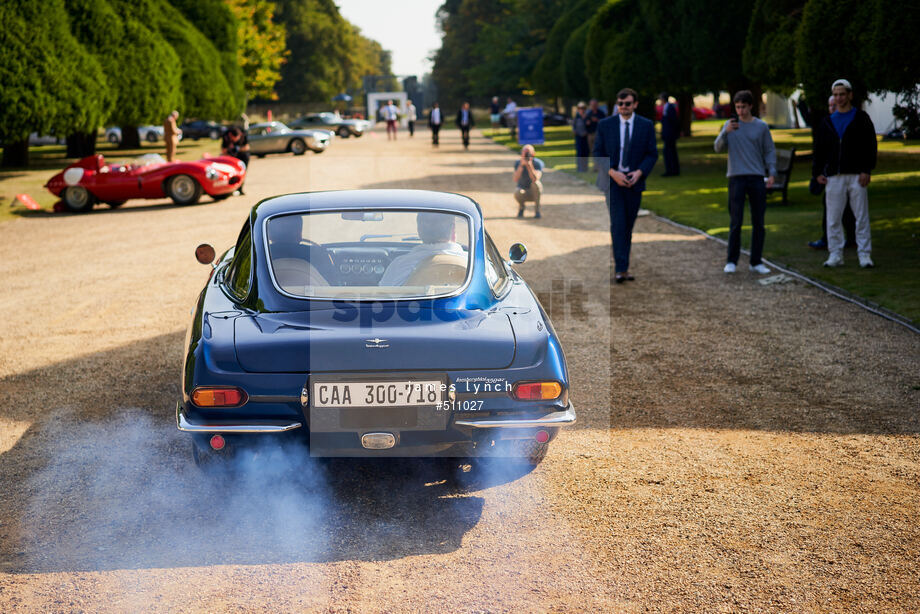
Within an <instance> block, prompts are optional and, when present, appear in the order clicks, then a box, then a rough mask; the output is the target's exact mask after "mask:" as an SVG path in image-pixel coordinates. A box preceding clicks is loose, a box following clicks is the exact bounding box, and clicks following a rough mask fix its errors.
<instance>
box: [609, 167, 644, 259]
mask: <svg viewBox="0 0 920 614" xmlns="http://www.w3.org/2000/svg"><path fill="white" fill-rule="evenodd" d="M641 203H642V190H640V189H639V188H635V187H632V188H624V187H622V186H619V185H617V183H616V182H615V181H614V180H613V179H611V180H610V191H609V192H607V211H609V212H610V239H611V242H612V243H613V263H614V270H615V271H616V272H617V273H625V272H626V271H628V270H629V250H630V249H631V248H632V231H633V226H634V225H635V224H636V216H637V215H639V205H640V204H641Z"/></svg>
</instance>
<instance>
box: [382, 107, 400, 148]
mask: <svg viewBox="0 0 920 614" xmlns="http://www.w3.org/2000/svg"><path fill="white" fill-rule="evenodd" d="M383 119H384V120H385V121H386V123H387V140H388V141H390V140H393V141H395V140H396V122H398V121H399V109H397V108H396V105H395V104H393V101H392V100H387V105H386V106H385V107H383Z"/></svg>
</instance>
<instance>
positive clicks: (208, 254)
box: [195, 243, 215, 264]
mask: <svg viewBox="0 0 920 614" xmlns="http://www.w3.org/2000/svg"><path fill="white" fill-rule="evenodd" d="M214 256H215V254H214V248H213V247H211V246H210V245H208V244H207V243H202V244H201V245H199V246H198V247H196V248H195V260H197V261H198V262H200V263H201V264H212V263H213V262H214Z"/></svg>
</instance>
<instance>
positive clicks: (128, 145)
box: [118, 126, 141, 149]
mask: <svg viewBox="0 0 920 614" xmlns="http://www.w3.org/2000/svg"><path fill="white" fill-rule="evenodd" d="M140 147H141V137H140V135H139V134H138V132H137V126H122V127H121V143H119V145H118V149H140Z"/></svg>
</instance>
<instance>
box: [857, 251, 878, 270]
mask: <svg viewBox="0 0 920 614" xmlns="http://www.w3.org/2000/svg"><path fill="white" fill-rule="evenodd" d="M859 266H861V267H862V268H864V269H871V268H872V267H874V266H875V263H874V262H872V257H871V256H870V255H869V254H860V255H859Z"/></svg>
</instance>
